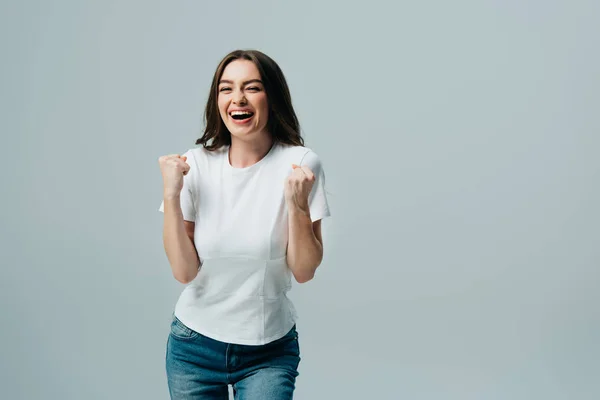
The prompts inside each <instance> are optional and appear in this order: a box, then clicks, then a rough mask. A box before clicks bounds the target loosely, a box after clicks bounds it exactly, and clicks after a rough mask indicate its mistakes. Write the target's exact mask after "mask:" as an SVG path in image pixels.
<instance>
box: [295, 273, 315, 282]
mask: <svg viewBox="0 0 600 400" xmlns="http://www.w3.org/2000/svg"><path fill="white" fill-rule="evenodd" d="M314 277H315V273H314V272H312V273H302V274H294V278H296V282H298V283H306V282H309V281H311V280H312V279H313V278H314Z"/></svg>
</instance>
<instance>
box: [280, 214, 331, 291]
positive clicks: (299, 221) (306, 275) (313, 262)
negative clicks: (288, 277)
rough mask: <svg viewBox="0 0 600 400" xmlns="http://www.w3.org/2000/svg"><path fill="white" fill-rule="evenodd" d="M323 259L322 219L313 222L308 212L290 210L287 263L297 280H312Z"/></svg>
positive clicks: (301, 281) (300, 281)
mask: <svg viewBox="0 0 600 400" xmlns="http://www.w3.org/2000/svg"><path fill="white" fill-rule="evenodd" d="M322 260H323V238H322V236H321V220H318V221H315V222H314V223H311V219H310V215H308V214H307V213H306V212H303V211H300V210H294V209H292V210H290V213H289V241H288V248H287V263H288V266H289V268H290V269H291V270H292V273H293V274H294V278H296V281H297V282H298V283H305V282H308V281H310V280H311V279H312V278H313V277H314V276H315V271H316V270H317V267H318V266H319V265H320V264H321V261H322Z"/></svg>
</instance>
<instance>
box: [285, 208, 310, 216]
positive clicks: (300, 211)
mask: <svg viewBox="0 0 600 400" xmlns="http://www.w3.org/2000/svg"><path fill="white" fill-rule="evenodd" d="M288 214H289V215H290V217H307V218H308V219H310V210H309V208H308V207H306V208H303V207H299V206H297V205H292V206H290V207H289V208H288Z"/></svg>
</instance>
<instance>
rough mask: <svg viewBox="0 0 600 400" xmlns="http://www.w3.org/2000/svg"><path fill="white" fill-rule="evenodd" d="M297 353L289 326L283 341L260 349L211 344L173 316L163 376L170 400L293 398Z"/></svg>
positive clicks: (296, 339) (214, 341) (236, 345)
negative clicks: (231, 388)
mask: <svg viewBox="0 0 600 400" xmlns="http://www.w3.org/2000/svg"><path fill="white" fill-rule="evenodd" d="M299 363H300V348H299V345H298V333H297V331H296V327H295V326H294V327H293V328H292V329H291V330H290V331H289V332H288V333H287V334H286V335H285V336H284V337H282V338H281V339H278V340H275V341H273V342H271V343H267V344H265V345H260V346H249V345H239V344H230V343H225V342H220V341H218V340H214V339H211V338H209V337H207V336H204V335H202V334H200V333H198V332H195V331H193V330H191V329H190V328H188V327H187V326H185V325H184V324H183V323H182V322H181V321H180V320H179V319H178V318H177V317H175V316H173V322H172V323H171V331H170V333H169V339H168V341H167V354H166V371H167V380H168V384H169V393H170V395H171V399H172V400H184V399H185V400H200V399H202V400H213V399H214V400H226V399H228V398H229V397H228V387H227V386H228V385H232V387H233V392H234V396H235V399H236V400H289V399H292V398H293V392H294V388H295V382H296V377H297V376H298V365H299Z"/></svg>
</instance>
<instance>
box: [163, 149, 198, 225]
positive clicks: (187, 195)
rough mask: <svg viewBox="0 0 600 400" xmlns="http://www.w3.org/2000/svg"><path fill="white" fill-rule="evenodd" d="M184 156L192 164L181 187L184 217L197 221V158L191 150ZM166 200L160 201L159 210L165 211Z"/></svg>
mask: <svg viewBox="0 0 600 400" xmlns="http://www.w3.org/2000/svg"><path fill="white" fill-rule="evenodd" d="M182 155H183V156H186V157H187V160H186V162H187V163H188V164H189V165H190V170H189V171H188V173H187V174H186V175H185V176H184V177H183V189H181V193H180V195H179V198H180V200H181V212H182V214H183V219H184V220H186V221H191V222H196V199H195V195H194V194H195V190H194V187H195V186H194V182H195V179H196V178H197V177H196V175H197V171H196V168H195V160H194V158H193V157H194V156H193V154H192V152H191V151H187V152H185V153H184V154H182ZM164 207H165V202H164V200H163V201H162V202H161V203H160V207H159V208H158V211H160V212H165V209H164Z"/></svg>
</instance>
